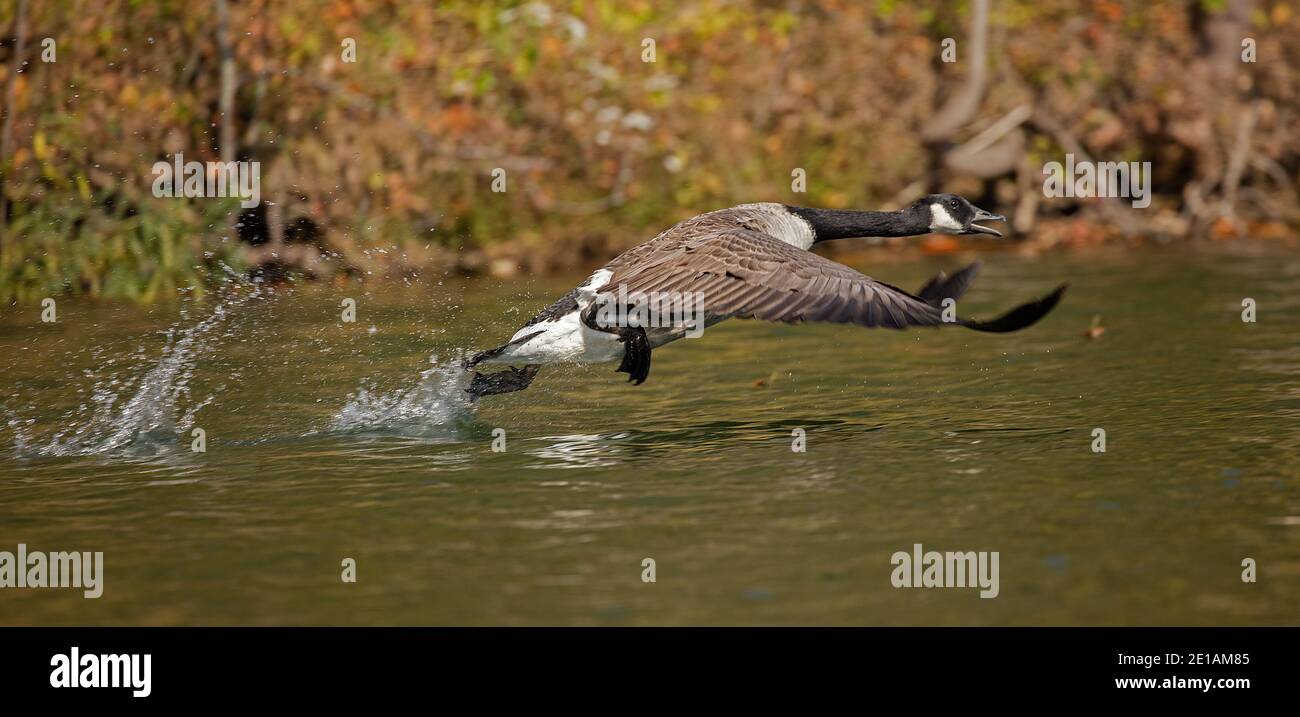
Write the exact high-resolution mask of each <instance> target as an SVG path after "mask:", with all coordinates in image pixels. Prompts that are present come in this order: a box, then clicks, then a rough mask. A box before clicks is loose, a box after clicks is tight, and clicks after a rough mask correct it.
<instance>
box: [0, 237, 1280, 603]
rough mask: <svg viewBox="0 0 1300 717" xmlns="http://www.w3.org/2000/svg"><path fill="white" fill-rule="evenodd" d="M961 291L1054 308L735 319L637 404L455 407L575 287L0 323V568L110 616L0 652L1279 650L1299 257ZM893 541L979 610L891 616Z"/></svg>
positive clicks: (448, 287)
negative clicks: (352, 631) (291, 628)
mask: <svg viewBox="0 0 1300 717" xmlns="http://www.w3.org/2000/svg"><path fill="white" fill-rule="evenodd" d="M985 261H986V266H985V270H984V272H983V275H982V276H981V277H980V280H979V281H977V282H976V284H975V286H974V288H973V290H972V292H971V294H970V295H969V297H968V299H967V300H966V302H965V303H967V304H968V308H969V313H970V314H971V315H975V316H985V315H992V314H995V313H997V311H998V310H1000V309H1002V308H1005V307H1006V306H1008V305H1011V304H1013V303H1016V302H1018V301H1021V300H1023V299H1025V298H1027V297H1029V296H1033V295H1036V294H1039V293H1042V290H1043V289H1044V288H1045V287H1051V286H1054V285H1056V284H1057V283H1059V281H1061V280H1069V281H1070V282H1071V284H1072V288H1071V292H1070V294H1069V295H1068V296H1067V297H1066V300H1065V302H1064V303H1063V305H1062V306H1061V307H1060V309H1058V310H1057V312H1056V313H1054V314H1053V315H1052V316H1050V317H1048V319H1046V320H1045V321H1044V322H1043V323H1042V324H1040V325H1038V326H1035V327H1033V328H1031V329H1030V330H1028V331H1026V332H1023V333H1020V334H1014V335H1010V336H987V335H980V334H975V333H972V332H962V331H948V330H944V331H929V330H926V331H913V332H906V333H898V332H889V331H864V330H861V329H856V328H852V327H837V326H786V325H767V324H760V323H752V322H728V323H726V324H722V325H719V326H716V327H713V328H710V329H709V330H708V331H707V332H706V333H705V336H704V337H703V338H702V339H700V340H697V341H684V342H680V343H678V344H675V345H673V346H671V347H668V348H666V349H663V350H660V351H656V353H655V359H654V369H653V371H652V373H651V376H650V379H649V381H648V382H647V383H646V384H645V385H643V386H639V387H638V386H630V385H628V384H627V383H625V382H624V381H623V380H622V379H623V378H625V377H624V376H622V375H621V374H615V373H614V371H613V368H614V366H613V365H612V364H611V365H608V366H594V367H547V368H545V369H543V371H542V373H541V374H539V376H538V378H537V380H536V381H535V382H534V384H533V387H532V388H530V389H529V390H528V391H526V392H523V393H518V394H510V395H506V396H494V397H489V398H487V399H485V400H484V401H482V402H481V403H480V404H478V405H472V404H471V403H470V402H469V401H468V400H467V399H466V397H465V395H464V391H463V389H464V382H465V381H466V380H467V376H466V374H465V372H464V371H463V370H462V369H461V367H460V366H461V358H462V357H463V355H464V352H466V351H472V350H477V349H482V348H485V347H489V346H492V345H495V344H497V343H500V341H501V340H503V339H504V338H506V337H508V336H509V335H510V334H511V333H513V332H514V330H515V329H516V328H517V326H516V324H518V323H521V322H522V320H523V319H524V318H526V316H527V315H530V314H531V312H532V311H533V310H535V309H537V308H540V307H541V306H544V305H545V304H547V303H549V301H550V300H551V299H553V298H554V296H555V295H557V294H559V293H562V292H563V291H564V290H566V289H567V288H568V284H569V283H570V282H566V281H564V280H556V281H549V280H548V281H537V282H532V283H523V284H513V285H500V284H498V283H496V282H489V281H461V282H454V281H446V282H441V283H439V282H429V285H421V284H419V283H413V284H410V285H402V286H395V287H378V286H375V287H345V288H342V289H336V288H331V287H323V286H302V287H297V288H293V289H287V290H286V289H280V290H277V291H271V290H268V289H264V288H257V287H241V286H232V287H230V289H229V290H228V291H227V292H225V293H224V294H222V296H221V298H219V299H217V300H215V301H212V302H209V303H208V304H205V305H191V304H188V303H186V302H181V303H179V304H178V305H176V306H172V307H158V308H154V309H141V308H138V307H129V306H121V305H91V304H83V303H79V302H75V301H72V300H66V301H62V302H61V303H60V309H59V316H60V321H59V323H58V324H56V325H53V326H50V325H42V324H40V323H39V318H38V317H39V311H38V310H23V309H20V308H13V307H10V308H6V309H5V310H4V313H3V314H0V368H2V369H3V371H4V378H3V381H2V382H0V412H2V414H0V415H2V416H3V420H2V423H3V427H0V452H3V458H0V549H4V546H5V545H11V546H12V545H16V544H17V543H19V542H24V543H27V544H28V545H32V546H36V547H39V548H43V549H82V550H103V551H104V552H105V554H106V558H105V561H106V567H105V571H106V588H105V594H104V597H103V598H101V599H99V600H96V601H85V600H81V599H78V598H76V597H74V596H71V595H69V594H64V593H61V592H56V591H35V592H20V591H10V590H6V591H3V592H0V622H2V623H6V624H10V623H16V624H46V623H72V624H78V623H95V624H100V623H104V624H119V623H149V624H174V623H198V624H212V623H220V624H224V623H240V624H242V623H250V624H276V623H324V624H335V623H360V624H367V623H381V624H413V623H414V624H429V623H433V624H502V623H504V624H539V623H540V624H550V623H559V624H659V623H669V624H701V623H709V624H711V623H726V624H732V623H739V624H746V623H763V624H787V623H795V624H805V623H811V624H1133V623H1139V624H1169V623H1173V624H1223V623H1230V624H1236V623H1244V624H1260V623H1266V624H1276V623H1296V622H1300V619H1298V618H1300V609H1298V608H1297V605H1298V604H1300V602H1298V601H1297V599H1296V598H1297V596H1300V528H1297V526H1300V518H1297V515H1300V491H1298V490H1297V480H1298V479H1300V469H1297V468H1296V466H1297V464H1298V460H1297V459H1300V430H1298V429H1297V426H1298V425H1300V424H1297V422H1296V419H1297V417H1300V342H1298V341H1297V337H1298V335H1297V327H1300V321H1298V320H1297V319H1300V299H1297V294H1296V292H1295V287H1296V283H1295V282H1296V278H1297V277H1300V259H1297V257H1295V256H1293V255H1289V254H1280V253H1277V252H1273V251H1269V250H1264V251H1261V252H1257V253H1254V254H1251V253H1239V254H1235V255H1230V254H1215V255H1204V256H1195V255H1193V256H1186V255H1181V254H1172V253H1164V252H1160V251H1149V252H1139V253H1125V254H1123V255H1109V254H1098V255H1094V256H1090V257H1070V256H1051V257H1045V258H1041V259H1038V260H1035V261H1029V260H1023V259H1018V258H1015V257H1013V256H1009V255H994V256H989V257H986V258H985ZM957 263H958V260H957V259H935V260H929V261H926V262H917V263H906V264H895V265H885V266H881V267H864V268H867V269H869V270H870V271H869V273H873V274H876V275H879V276H880V277H881V278H884V279H886V280H888V281H890V282H891V283H898V284H902V285H919V284H920V283H921V282H922V280H923V279H924V278H926V277H927V276H929V275H930V274H932V273H933V272H934V271H936V270H937V269H940V268H947V269H950V268H952V266H953V265H955V264H957ZM344 297H349V298H356V299H357V307H358V321H357V322H356V323H355V324H351V323H344V322H342V321H340V317H339V315H338V313H337V307H338V306H339V303H340V300H341V298H344ZM1244 297H1251V298H1254V299H1255V300H1256V301H1257V303H1258V306H1259V321H1258V322H1257V323H1255V324H1243V323H1242V322H1241V321H1240V320H1239V318H1238V314H1239V312H1240V304H1241V300H1242V298H1244ZM1098 314H1099V315H1101V317H1102V321H1103V324H1104V325H1105V326H1106V329H1107V330H1106V333H1105V334H1104V336H1103V337H1102V338H1100V339H1098V340H1088V339H1085V338H1083V336H1082V333H1083V331H1084V329H1086V328H1087V327H1088V325H1089V323H1090V320H1091V318H1092V317H1093V316H1094V315H1098ZM372 327H373V330H371V329H372ZM196 428H201V429H203V431H204V433H205V435H206V452H203V453H195V452H192V451H191V450H190V445H191V440H192V439H191V431H192V430H193V429H196ZM1096 428H1103V429H1104V430H1105V431H1106V434H1107V451H1106V452H1105V453H1103V454H1095V453H1093V452H1092V451H1091V450H1090V445H1091V443H1092V433H1093V431H1094V429H1096ZM496 429H501V431H504V433H500V432H498V431H497V430H496ZM800 431H801V435H802V437H803V438H802V440H803V442H804V445H803V447H804V448H805V450H803V451H799V450H794V448H795V445H794V442H795V440H796V438H795V437H796V434H797V433H799V432H800ZM497 435H501V436H502V437H503V440H504V441H505V450H504V451H503V452H495V451H493V450H492V444H493V440H494V438H495V437H496V436H497ZM918 542H919V543H923V544H925V545H926V546H927V547H929V546H933V547H934V548H935V549H939V550H947V549H960V550H967V549H969V550H997V551H999V552H1000V554H1001V561H1002V571H1001V573H1002V589H1001V595H1000V596H999V597H998V598H997V599H996V600H979V599H978V598H975V597H974V596H972V595H971V594H968V593H965V592H963V591H907V590H902V591H900V590H894V589H892V588H891V587H890V585H889V571H890V568H891V565H890V562H889V556H890V555H891V554H892V553H893V552H894V551H896V550H900V549H906V548H908V547H909V546H911V545H912V544H913V543H918ZM11 549H12V548H11ZM345 557H353V558H355V559H356V560H357V562H358V575H359V580H358V582H357V583H356V584H343V583H342V582H341V581H340V580H339V564H340V561H341V560H342V559H343V558H345ZM647 557H649V558H654V559H655V561H656V563H657V566H658V568H657V573H658V582H657V583H655V584H653V585H651V584H645V583H642V582H641V580H640V576H641V570H642V568H641V564H642V561H643V560H644V559H645V558H647ZM1246 557H1250V558H1254V559H1255V560H1256V561H1257V562H1258V564H1259V565H1260V566H1261V567H1260V574H1261V576H1264V577H1261V579H1260V581H1259V582H1258V583H1254V584H1244V583H1242V582H1241V580H1240V570H1241V568H1240V565H1241V561H1242V560H1243V559H1244V558H1246Z"/></svg>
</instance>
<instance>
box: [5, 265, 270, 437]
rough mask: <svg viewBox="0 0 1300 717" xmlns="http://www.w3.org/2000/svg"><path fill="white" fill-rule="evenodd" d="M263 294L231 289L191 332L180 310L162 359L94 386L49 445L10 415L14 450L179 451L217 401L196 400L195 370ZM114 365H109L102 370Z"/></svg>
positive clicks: (185, 312) (187, 316) (62, 420)
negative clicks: (241, 312)
mask: <svg viewBox="0 0 1300 717" xmlns="http://www.w3.org/2000/svg"><path fill="white" fill-rule="evenodd" d="M262 294H263V291H262V288H261V287H260V286H258V285H246V286H238V285H235V286H231V287H230V288H229V289H228V290H227V291H226V292H225V294H224V295H223V296H222V297H221V298H220V299H219V300H218V302H217V304H216V305H215V306H214V307H213V309H212V312H211V313H210V314H208V315H207V316H205V317H204V318H202V319H201V320H199V321H198V322H197V323H194V324H193V325H190V326H186V324H189V323H190V322H191V321H192V319H191V317H190V310H189V307H186V308H184V309H182V311H181V318H180V319H179V320H178V321H177V322H176V323H175V324H173V325H172V326H171V327H170V328H168V329H167V330H166V332H165V337H166V338H165V344H164V346H163V350H162V356H161V357H160V358H159V359H158V360H157V361H156V362H153V363H152V364H151V365H149V366H148V368H147V369H146V370H144V372H143V373H142V374H137V375H134V376H130V375H128V376H121V375H117V374H115V375H110V376H108V377H105V378H96V379H94V386H93V388H92V389H91V399H90V403H88V404H87V403H83V404H81V405H80V406H78V407H77V408H76V409H73V410H72V411H69V412H68V413H67V414H65V415H64V416H63V417H62V418H60V419H59V421H58V423H59V424H60V425H61V426H64V427H65V428H63V429H62V430H59V431H57V432H56V433H54V434H53V435H52V436H50V437H48V438H42V439H38V438H34V437H33V436H31V435H29V433H28V431H27V426H28V425H30V423H31V422H30V421H26V422H25V421H22V420H19V419H18V418H16V417H13V416H12V415H11V417H10V419H9V421H8V425H9V427H10V429H12V431H13V434H14V448H15V451H16V452H17V453H19V454H27V455H34V456H40V457H55V456H89V455H102V454H115V453H121V454H127V455H153V454H157V453H160V452H163V451H166V450H168V449H171V448H174V447H176V446H177V435H178V434H182V433H184V432H186V431H188V430H189V429H190V427H191V426H193V425H194V419H195V416H196V414H197V413H198V412H199V411H200V410H201V409H202V408H203V407H204V406H207V405H208V404H209V403H211V402H212V400H213V399H214V398H215V397H216V396H215V394H212V395H208V396H206V397H204V398H203V399H201V400H198V401H194V400H192V396H191V394H190V380H191V379H192V378H193V376H194V368H195V365H196V364H197V362H198V361H199V360H200V359H201V358H203V357H205V356H207V355H208V354H210V353H211V352H212V351H213V350H215V349H216V348H217V347H218V346H220V345H221V343H222V342H221V339H222V338H225V337H227V336H228V334H229V333H230V331H226V332H225V333H221V331H220V330H221V328H222V327H223V326H224V325H226V324H227V323H228V322H229V319H230V318H231V317H232V316H235V315H237V314H238V313H239V310H240V309H242V308H243V307H244V306H245V305H246V304H248V303H250V302H252V301H254V300H256V299H257V298H259V297H260V296H262ZM116 362H117V359H111V360H108V361H106V362H105V367H112V366H113V365H114V364H115V363H116ZM88 375H91V376H92V378H93V374H88ZM128 394H129V397H127V398H125V399H123V396H124V395H128Z"/></svg>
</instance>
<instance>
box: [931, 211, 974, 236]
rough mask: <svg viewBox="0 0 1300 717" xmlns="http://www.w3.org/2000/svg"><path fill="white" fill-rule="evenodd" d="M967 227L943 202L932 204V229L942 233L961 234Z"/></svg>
mask: <svg viewBox="0 0 1300 717" xmlns="http://www.w3.org/2000/svg"><path fill="white" fill-rule="evenodd" d="M965 229H966V227H964V226H962V223H961V222H959V221H957V220H956V219H955V218H953V216H952V215H951V214H949V213H948V210H947V209H945V208H944V206H943V205H942V204H931V205H930V231H932V232H938V233H940V234H959V233H961V232H962V231H964V230H965Z"/></svg>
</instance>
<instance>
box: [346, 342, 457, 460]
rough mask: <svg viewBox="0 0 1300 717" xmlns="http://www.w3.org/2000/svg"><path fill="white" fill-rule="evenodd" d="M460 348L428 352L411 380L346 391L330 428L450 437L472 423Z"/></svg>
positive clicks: (365, 386) (358, 431) (368, 385)
mask: <svg viewBox="0 0 1300 717" xmlns="http://www.w3.org/2000/svg"><path fill="white" fill-rule="evenodd" d="M464 358H465V356H464V351H457V352H456V353H455V354H454V355H453V356H452V357H451V360H449V361H443V362H439V361H438V355H437V354H436V353H435V354H432V355H430V356H429V363H430V364H431V366H430V367H429V368H427V369H425V370H424V371H421V372H420V378H419V380H418V381H416V383H415V385H414V386H411V387H408V388H399V389H395V390H392V391H386V392H380V391H377V390H375V389H374V388H373V386H372V384H371V383H370V382H369V381H368V380H367V381H362V383H361V386H360V387H359V388H358V389H357V390H356V391H355V392H353V393H352V394H350V395H349V396H348V400H347V403H346V404H344V406H343V408H341V409H339V412H338V413H337V414H335V416H334V421H333V425H332V428H333V429H334V430H335V431H340V432H349V433H390V434H391V433H395V434H398V435H406V436H415V437H421V438H430V437H432V438H447V439H451V438H454V437H455V436H456V435H458V434H459V433H461V432H462V431H461V430H460V429H464V428H466V427H467V426H468V425H469V424H470V423H472V418H473V416H474V402H473V401H472V400H471V399H470V396H469V394H467V393H466V392H465V389H466V388H467V387H468V385H469V380H470V378H471V376H472V372H470V371H466V370H465V368H464Z"/></svg>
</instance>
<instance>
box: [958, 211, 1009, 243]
mask: <svg viewBox="0 0 1300 717" xmlns="http://www.w3.org/2000/svg"><path fill="white" fill-rule="evenodd" d="M1006 220H1007V218H1006V217H1004V216H1002V215H1001V214H994V213H992V212H986V211H984V210H983V209H980V208H978V207H977V208H976V209H975V216H974V217H973V218H972V219H971V220H970V224H968V225H966V231H964V232H962V233H963V234H991V235H993V236H995V237H1000V236H1002V232H1000V231H998V230H997V229H992V228H990V227H982V226H980V225H978V224H976V223H975V222H1005V221H1006Z"/></svg>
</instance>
